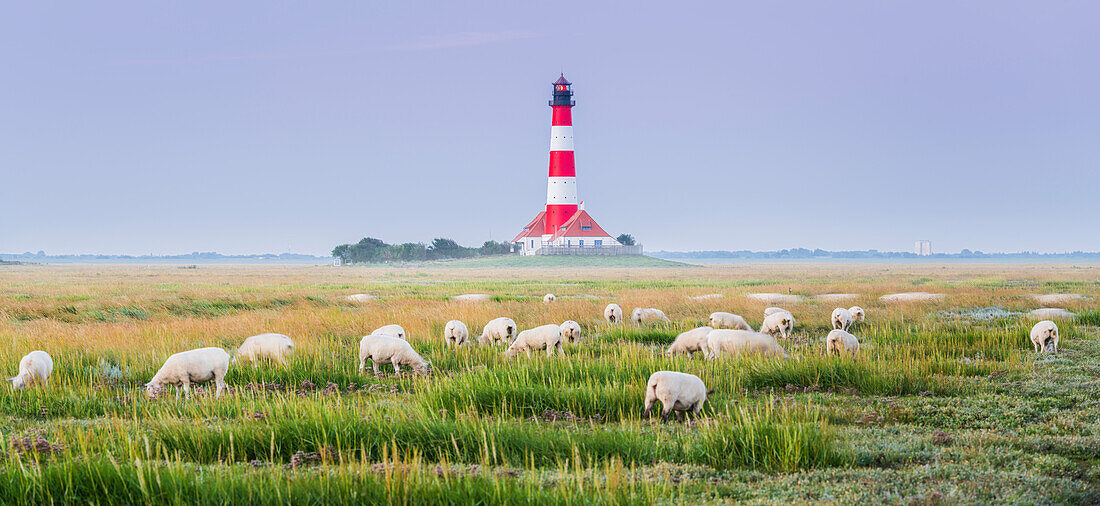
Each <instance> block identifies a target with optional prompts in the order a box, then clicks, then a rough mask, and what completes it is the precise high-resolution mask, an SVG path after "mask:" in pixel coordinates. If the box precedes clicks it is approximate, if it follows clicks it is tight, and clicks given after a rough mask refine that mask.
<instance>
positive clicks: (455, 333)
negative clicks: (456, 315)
mask: <svg viewBox="0 0 1100 506" xmlns="http://www.w3.org/2000/svg"><path fill="white" fill-rule="evenodd" d="M469 337H470V330H469V329H467V328H466V324H465V323H462V322H461V321H459V320H451V321H449V322H447V325H446V326H445V327H443V343H444V344H446V345H448V346H450V345H454V346H455V347H458V346H462V345H464V344H466V340H467V339H469Z"/></svg>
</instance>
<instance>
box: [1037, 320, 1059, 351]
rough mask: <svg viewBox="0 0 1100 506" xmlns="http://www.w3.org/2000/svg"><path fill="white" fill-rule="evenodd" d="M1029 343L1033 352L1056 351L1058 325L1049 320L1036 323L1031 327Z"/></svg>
mask: <svg viewBox="0 0 1100 506" xmlns="http://www.w3.org/2000/svg"><path fill="white" fill-rule="evenodd" d="M1031 343H1032V344H1034V345H1035V353H1039V352H1047V353H1058V325H1057V324H1055V323H1054V322H1052V321H1050V320H1043V321H1041V322H1039V323H1036V324H1035V326H1034V327H1031Z"/></svg>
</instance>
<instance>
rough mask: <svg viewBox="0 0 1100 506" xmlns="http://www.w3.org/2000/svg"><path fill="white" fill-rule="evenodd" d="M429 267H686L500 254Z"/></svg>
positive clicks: (629, 259)
mask: <svg viewBox="0 0 1100 506" xmlns="http://www.w3.org/2000/svg"><path fill="white" fill-rule="evenodd" d="M421 265H424V266H430V267H452V268H458V267H474V268H485V267H511V268H514V267H690V265H689V264H685V263H682V262H675V261H672V260H663V259H660V258H655V257H651V256H645V255H535V256H519V255H504V256H491V257H478V258H464V259H459V260H436V261H432V262H423V263H422V264H421Z"/></svg>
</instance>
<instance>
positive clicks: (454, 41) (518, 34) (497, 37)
mask: <svg viewBox="0 0 1100 506" xmlns="http://www.w3.org/2000/svg"><path fill="white" fill-rule="evenodd" d="M538 36H539V35H538V34H537V33H534V32H527V31H521V30H504V31H500V32H457V33H450V34H446V35H436V36H431V37H423V38H421V40H420V41H418V42H414V43H411V44H405V45H400V46H394V47H393V48H392V49H396V50H401V51H428V50H432V49H450V48H454V47H470V46H483V45H485V44H496V43H498V42H508V41H511V40H523V39H531V38H535V37H538Z"/></svg>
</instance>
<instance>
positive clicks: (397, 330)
mask: <svg viewBox="0 0 1100 506" xmlns="http://www.w3.org/2000/svg"><path fill="white" fill-rule="evenodd" d="M371 335H375V336H390V337H396V338H398V339H405V329H403V328H401V326H400V325H397V324H390V325H383V326H381V327H378V328H376V329H374V332H371Z"/></svg>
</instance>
